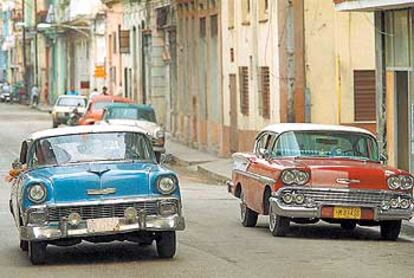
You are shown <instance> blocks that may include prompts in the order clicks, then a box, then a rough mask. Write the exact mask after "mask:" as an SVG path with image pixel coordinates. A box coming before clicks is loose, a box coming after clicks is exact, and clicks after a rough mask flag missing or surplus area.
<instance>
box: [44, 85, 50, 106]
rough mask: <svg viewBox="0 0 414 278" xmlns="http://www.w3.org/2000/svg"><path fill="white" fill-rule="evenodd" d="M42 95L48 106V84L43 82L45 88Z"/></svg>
mask: <svg viewBox="0 0 414 278" xmlns="http://www.w3.org/2000/svg"><path fill="white" fill-rule="evenodd" d="M43 95H44V97H45V104H46V106H49V83H48V82H45V87H44V89H43Z"/></svg>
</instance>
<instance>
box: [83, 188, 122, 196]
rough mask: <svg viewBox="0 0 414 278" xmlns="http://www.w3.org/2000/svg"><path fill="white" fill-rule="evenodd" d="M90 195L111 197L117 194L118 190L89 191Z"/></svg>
mask: <svg viewBox="0 0 414 278" xmlns="http://www.w3.org/2000/svg"><path fill="white" fill-rule="evenodd" d="M87 193H88V195H109V194H115V193H116V188H103V189H88V190H87Z"/></svg>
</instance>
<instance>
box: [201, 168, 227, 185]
mask: <svg viewBox="0 0 414 278" xmlns="http://www.w3.org/2000/svg"><path fill="white" fill-rule="evenodd" d="M197 172H198V173H200V175H203V176H205V177H207V178H209V179H212V180H214V181H215V182H217V183H219V184H223V185H224V184H226V182H227V181H228V180H230V178H229V177H227V176H224V175H221V174H217V173H214V172H212V171H209V170H207V169H206V168H203V167H202V165H198V166H197Z"/></svg>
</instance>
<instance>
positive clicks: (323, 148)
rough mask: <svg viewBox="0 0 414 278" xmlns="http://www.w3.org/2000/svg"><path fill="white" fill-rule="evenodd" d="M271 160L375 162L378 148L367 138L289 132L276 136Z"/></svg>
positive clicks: (331, 133)
mask: <svg viewBox="0 0 414 278" xmlns="http://www.w3.org/2000/svg"><path fill="white" fill-rule="evenodd" d="M272 154H273V155H274V156H299V157H302V156H304V157H335V158H336V157H343V158H352V159H361V160H371V161H378V160H379V154H378V146H377V143H376V141H375V139H374V138H373V137H371V136H369V135H365V134H362V133H354V132H337V131H290V132H286V133H283V134H281V135H280V136H279V138H278V140H277V142H276V143H275V144H274V146H273V149H272Z"/></svg>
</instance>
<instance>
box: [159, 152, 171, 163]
mask: <svg viewBox="0 0 414 278" xmlns="http://www.w3.org/2000/svg"><path fill="white" fill-rule="evenodd" d="M173 161H174V157H173V156H172V155H171V154H165V153H163V154H162V155H161V159H160V164H168V163H171V162H173Z"/></svg>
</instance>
